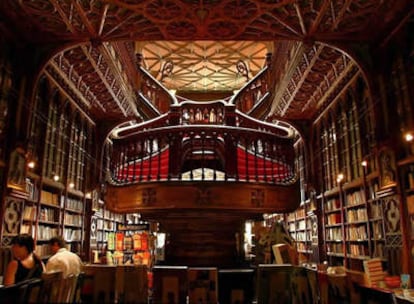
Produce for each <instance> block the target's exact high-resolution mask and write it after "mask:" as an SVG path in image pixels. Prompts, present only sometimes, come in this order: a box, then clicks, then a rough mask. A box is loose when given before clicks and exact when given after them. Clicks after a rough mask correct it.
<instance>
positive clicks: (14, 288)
mask: <svg viewBox="0 0 414 304" xmlns="http://www.w3.org/2000/svg"><path fill="white" fill-rule="evenodd" d="M28 286H29V281H24V282H19V283H16V284H12V285H9V286H3V287H1V288H0V303H2V304H17V303H25V297H26V294H27V293H26V291H27V288H28Z"/></svg>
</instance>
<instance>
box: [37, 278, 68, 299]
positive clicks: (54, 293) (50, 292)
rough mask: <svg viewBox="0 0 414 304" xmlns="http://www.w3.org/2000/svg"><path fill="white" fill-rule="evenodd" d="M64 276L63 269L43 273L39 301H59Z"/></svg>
mask: <svg viewBox="0 0 414 304" xmlns="http://www.w3.org/2000/svg"><path fill="white" fill-rule="evenodd" d="M62 278H63V273H62V271H53V272H43V273H42V287H41V288H40V292H39V298H38V303H58V302H59V290H60V286H61V281H62Z"/></svg>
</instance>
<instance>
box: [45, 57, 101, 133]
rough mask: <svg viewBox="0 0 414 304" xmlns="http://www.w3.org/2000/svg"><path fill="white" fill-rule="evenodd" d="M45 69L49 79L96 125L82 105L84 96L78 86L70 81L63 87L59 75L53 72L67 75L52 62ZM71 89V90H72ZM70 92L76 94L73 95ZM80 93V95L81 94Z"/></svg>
mask: <svg viewBox="0 0 414 304" xmlns="http://www.w3.org/2000/svg"><path fill="white" fill-rule="evenodd" d="M48 68H53V70H52V71H49V70H48ZM48 68H46V69H45V75H46V76H47V77H48V79H49V80H50V81H51V82H52V83H53V84H54V85H55V86H56V87H57V88H58V89H59V91H60V92H61V93H62V94H63V95H64V96H66V98H67V99H68V100H69V102H70V103H71V104H72V105H73V106H74V107H75V108H76V109H77V110H78V111H79V112H80V113H82V115H83V116H84V117H85V118H86V119H87V120H88V122H89V123H90V124H91V125H92V126H95V125H96V124H95V121H94V120H93V119H91V118H90V116H89V115H88V113H86V112H85V111H84V110H83V109H82V108H81V107H80V106H79V103H80V100H81V98H83V97H82V93H80V92H78V91H77V90H76V87H74V86H73V85H71V83H70V82H64V83H65V84H66V85H67V86H66V87H63V86H62V84H61V82H60V80H59V79H56V78H57V77H56V76H55V75H53V73H59V76H61V77H65V75H64V74H61V73H60V72H61V71H60V70H59V69H55V67H52V65H51V64H50V66H49V67H48ZM70 90H71V92H70ZM70 93H72V94H74V95H75V98H74V96H72V95H71V94H70ZM79 94H80V95H79ZM82 102H86V100H82Z"/></svg>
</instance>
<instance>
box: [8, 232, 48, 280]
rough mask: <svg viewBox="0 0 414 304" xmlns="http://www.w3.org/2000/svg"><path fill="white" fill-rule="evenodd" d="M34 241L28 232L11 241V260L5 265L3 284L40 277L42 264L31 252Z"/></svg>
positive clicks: (42, 269) (42, 268)
mask: <svg viewBox="0 0 414 304" xmlns="http://www.w3.org/2000/svg"><path fill="white" fill-rule="evenodd" d="M34 247H35V242H34V240H33V238H32V237H31V236H30V235H28V234H21V235H17V236H15V237H14V238H13V239H12V241H11V251H12V255H13V260H12V261H10V263H9V264H8V265H7V268H6V272H5V275H4V281H3V284H4V285H5V286H8V285H12V284H16V283H19V282H22V281H25V280H30V279H33V278H40V277H41V275H42V273H43V271H44V264H43V262H42V261H41V260H40V258H39V257H38V256H37V255H36V254H35V253H34V252H33V251H34Z"/></svg>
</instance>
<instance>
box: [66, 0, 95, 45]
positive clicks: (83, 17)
mask: <svg viewBox="0 0 414 304" xmlns="http://www.w3.org/2000/svg"><path fill="white" fill-rule="evenodd" d="M72 3H73V5H74V7H75V9H76V11H77V12H78V14H79V16H80V19H81V20H82V22H83V25H85V27H86V28H87V29H88V32H89V34H91V35H92V36H93V37H94V36H96V30H95V28H94V27H93V25H92V24H91V23H90V22H89V18H88V17H87V16H86V13H85V11H84V10H83V8H82V7H81V5H80V4H79V1H78V0H72Z"/></svg>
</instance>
